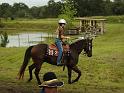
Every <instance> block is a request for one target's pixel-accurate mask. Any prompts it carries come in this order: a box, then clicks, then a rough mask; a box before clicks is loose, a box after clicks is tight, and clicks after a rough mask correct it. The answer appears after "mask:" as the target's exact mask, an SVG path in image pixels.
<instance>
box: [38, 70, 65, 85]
mask: <svg viewBox="0 0 124 93" xmlns="http://www.w3.org/2000/svg"><path fill="white" fill-rule="evenodd" d="M63 85H64V82H61V81H59V80H58V79H57V77H56V75H55V73H54V72H47V73H46V74H44V76H43V83H42V84H41V85H39V87H61V86H63Z"/></svg>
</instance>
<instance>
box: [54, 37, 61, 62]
mask: <svg viewBox="0 0 124 93" xmlns="http://www.w3.org/2000/svg"><path fill="white" fill-rule="evenodd" d="M55 44H56V46H57V48H58V50H59V54H58V58H57V64H60V63H61V58H62V52H63V48H62V41H61V40H60V39H58V38H56V40H55Z"/></svg>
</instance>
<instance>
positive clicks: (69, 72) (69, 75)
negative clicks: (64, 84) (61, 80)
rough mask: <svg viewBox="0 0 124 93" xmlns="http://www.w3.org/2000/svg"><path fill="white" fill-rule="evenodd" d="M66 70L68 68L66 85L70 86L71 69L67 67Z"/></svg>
mask: <svg viewBox="0 0 124 93" xmlns="http://www.w3.org/2000/svg"><path fill="white" fill-rule="evenodd" d="M67 68H68V83H69V84H71V73H72V69H71V68H70V67H69V66H67Z"/></svg>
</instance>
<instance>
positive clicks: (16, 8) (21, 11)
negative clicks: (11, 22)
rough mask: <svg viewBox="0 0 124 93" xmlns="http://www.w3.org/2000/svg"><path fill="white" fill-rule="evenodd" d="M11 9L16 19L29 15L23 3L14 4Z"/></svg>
mask: <svg viewBox="0 0 124 93" xmlns="http://www.w3.org/2000/svg"><path fill="white" fill-rule="evenodd" d="M12 9H13V11H12V13H13V15H15V16H16V17H26V14H29V7H28V6H27V5H26V4H24V3H14V4H13V7H12Z"/></svg>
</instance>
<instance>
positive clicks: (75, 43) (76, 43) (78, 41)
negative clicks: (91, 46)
mask: <svg viewBox="0 0 124 93" xmlns="http://www.w3.org/2000/svg"><path fill="white" fill-rule="evenodd" d="M82 41H84V39H79V40H77V41H76V42H73V43H72V44H70V47H73V46H77V45H79V44H80V43H81V42H82Z"/></svg>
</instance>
